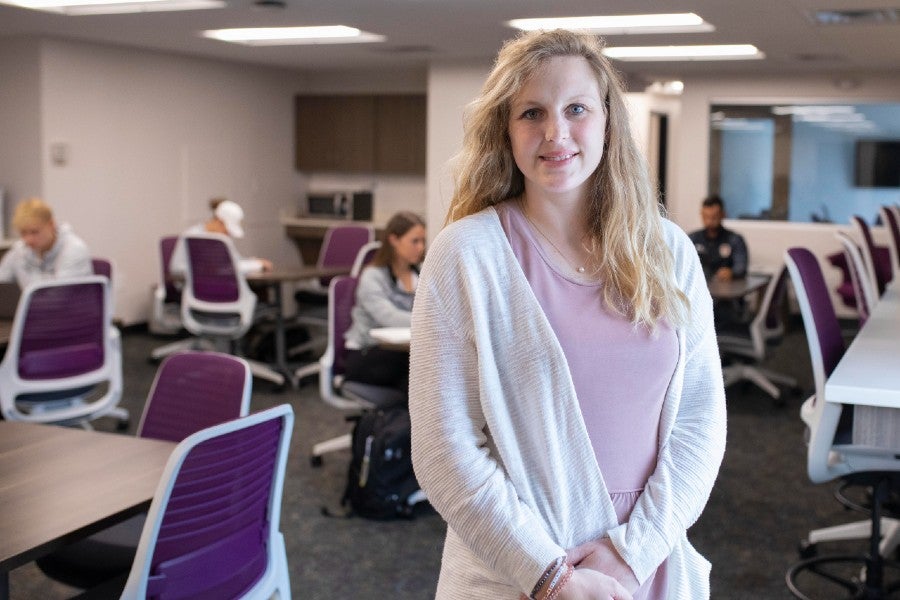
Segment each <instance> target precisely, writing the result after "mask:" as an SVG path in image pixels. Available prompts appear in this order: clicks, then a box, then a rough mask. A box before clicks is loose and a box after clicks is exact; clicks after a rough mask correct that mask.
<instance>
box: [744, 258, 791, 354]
mask: <svg viewBox="0 0 900 600" xmlns="http://www.w3.org/2000/svg"><path fill="white" fill-rule="evenodd" d="M787 282H788V274H787V268H786V267H785V266H784V265H782V266H781V267H780V268H779V269H778V272H777V273H775V275H773V276H772V279H770V280H769V284H768V285H767V286H766V292H765V294H763V298H762V301H761V302H760V304H759V308H758V309H757V311H756V316H755V317H754V318H753V321H752V322H751V323H750V337H751V339H752V340H753V345H754V349H755V351H756V352H757V355H758V356H759V357H760V358H762V357H764V356H765V345H766V343H767V342H768V341H769V340H772V339H775V338H779V337H781V336H783V335H784V319H783V318H782V310H783V308H784V299H785V296H786V295H787Z"/></svg>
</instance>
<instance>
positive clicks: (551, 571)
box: [528, 556, 566, 600]
mask: <svg viewBox="0 0 900 600" xmlns="http://www.w3.org/2000/svg"><path fill="white" fill-rule="evenodd" d="M565 560H566V557H565V556H560V557H559V558H557V559H556V560H554V561H553V562H552V563H550V566H549V567H547V569H546V570H545V571H544V574H543V575H541V578H540V579H539V580H538V582H537V584H535V586H534V588H532V590H531V594H530V595H529V596H528V598H529V599H530V600H536V598H537V595H538V592H540V591H541V588H542V587H544V584H545V583H547V580H548V579H550V576H551V575H553V574H554V573H555V572H557V571H558V570H559V566H560V564H562V563H563V562H565Z"/></svg>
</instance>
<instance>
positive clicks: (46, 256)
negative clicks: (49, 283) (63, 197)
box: [0, 198, 93, 288]
mask: <svg viewBox="0 0 900 600" xmlns="http://www.w3.org/2000/svg"><path fill="white" fill-rule="evenodd" d="M13 227H14V228H15V229H16V230H17V231H18V232H19V238H20V239H18V240H16V242H15V243H14V244H13V246H12V248H10V249H9V251H8V252H7V253H6V254H5V255H4V256H3V260H2V261H0V281H16V282H18V284H19V287H21V288H24V287H25V286H27V285H28V284H29V283H31V282H33V281H38V280H42V279H54V278H62V277H81V276H85V275H91V274H93V268H92V266H91V253H90V251H89V250H88V247H87V244H85V243H84V241H82V239H81V238H79V237H78V236H77V235H75V234H74V233H73V232H72V228H71V227H69V225H68V224H66V223H62V224H57V223H56V221H55V220H54V218H53V211H52V210H51V209H50V207H49V206H48V205H47V203H45V202H44V201H43V200H41V199H39V198H29V199H27V200H24V201H22V202H20V203H19V205H18V206H16V210H15V213H14V214H13Z"/></svg>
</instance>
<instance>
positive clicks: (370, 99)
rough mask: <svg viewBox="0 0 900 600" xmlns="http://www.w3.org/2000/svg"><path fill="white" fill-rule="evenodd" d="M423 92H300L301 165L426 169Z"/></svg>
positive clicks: (307, 167) (379, 170)
mask: <svg viewBox="0 0 900 600" xmlns="http://www.w3.org/2000/svg"><path fill="white" fill-rule="evenodd" d="M425 107H426V103H425V96H424V95H399V94H398V95H379V96H373V95H365V96H297V98H296V103H295V108H296V111H295V120H296V140H295V141H296V147H297V151H296V167H297V169H298V170H300V171H339V172H356V173H407V174H424V173H425V139H426V134H425Z"/></svg>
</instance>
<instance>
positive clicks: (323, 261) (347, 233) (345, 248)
mask: <svg viewBox="0 0 900 600" xmlns="http://www.w3.org/2000/svg"><path fill="white" fill-rule="evenodd" d="M373 238H374V232H373V231H372V228H371V227H368V226H365V225H338V226H336V227H331V228H329V229H328V231H326V232H325V238H324V239H323V240H322V248H321V249H320V250H319V261H318V266H319V267H321V268H329V267H347V268H348V269H349V268H351V267H352V266H353V262H354V261H355V260H356V256H357V255H358V254H359V250H360V248H362V247H363V246H365V245H366V244H368V243H369V242H371V241H372V239H373ZM320 281H321V284H322V285H323V286H327V285H328V283H329V282H330V281H331V278H330V277H323V278H322V279H321V280H320Z"/></svg>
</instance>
